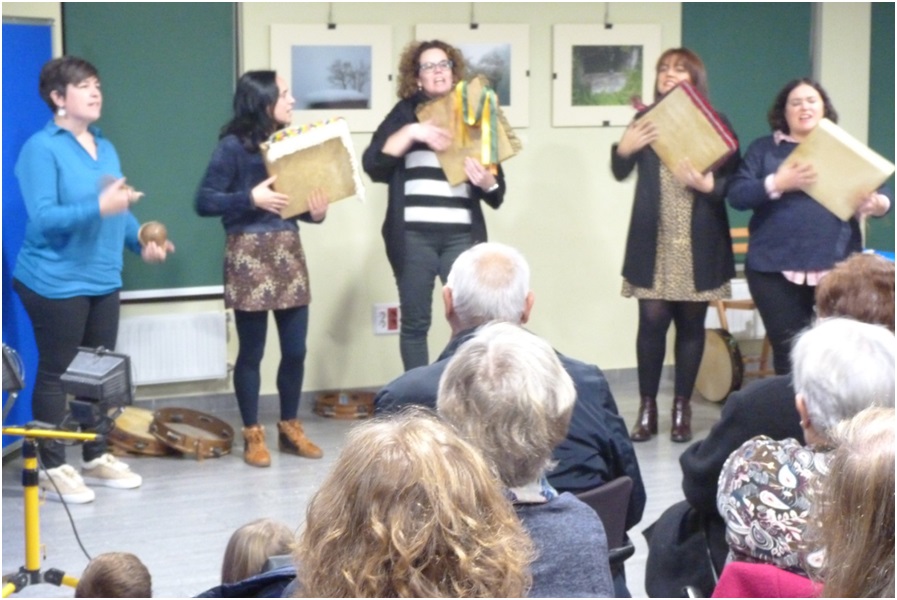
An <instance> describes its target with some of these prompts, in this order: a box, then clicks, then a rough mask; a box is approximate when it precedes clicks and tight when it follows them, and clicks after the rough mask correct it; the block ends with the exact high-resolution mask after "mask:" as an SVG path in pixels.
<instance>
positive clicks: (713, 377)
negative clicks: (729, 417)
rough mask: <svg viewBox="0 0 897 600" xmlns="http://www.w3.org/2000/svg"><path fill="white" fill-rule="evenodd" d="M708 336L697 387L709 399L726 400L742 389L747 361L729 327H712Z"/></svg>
mask: <svg viewBox="0 0 897 600" xmlns="http://www.w3.org/2000/svg"><path fill="white" fill-rule="evenodd" d="M705 336H706V337H705V341H704V355H703V357H701V366H700V368H699V369H698V378H697V379H696V380H695V389H696V390H698V393H699V394H701V396H703V397H704V398H705V399H706V400H710V401H711V402H723V401H724V400H725V399H726V398H728V397H729V394H731V393H732V392H734V391H735V390H738V389H741V383H742V381H743V379H744V361H743V360H742V358H741V350H739V349H738V342H737V341H736V340H735V338H734V337H732V334H730V333H729V332H728V331H726V330H725V329H708V330H707V331H706V334H705Z"/></svg>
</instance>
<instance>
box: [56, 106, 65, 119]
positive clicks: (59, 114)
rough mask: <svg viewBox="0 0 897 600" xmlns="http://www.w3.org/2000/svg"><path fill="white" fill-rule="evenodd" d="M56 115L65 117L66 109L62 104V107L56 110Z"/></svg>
mask: <svg viewBox="0 0 897 600" xmlns="http://www.w3.org/2000/svg"><path fill="white" fill-rule="evenodd" d="M56 116H57V117H64V116H65V109H64V108H63V107H61V106H60V107H59V108H58V109H57V110H56Z"/></svg>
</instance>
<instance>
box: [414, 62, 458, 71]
mask: <svg viewBox="0 0 897 600" xmlns="http://www.w3.org/2000/svg"><path fill="white" fill-rule="evenodd" d="M454 66H455V63H453V62H452V61H450V60H440V61H439V62H437V63H433V62H428V63H424V64H422V65H421V66H419V67H418V71H419V72H421V73H429V72H430V71H435V70H436V69H439V70H440V71H448V70H449V69H451V68H452V67H454Z"/></svg>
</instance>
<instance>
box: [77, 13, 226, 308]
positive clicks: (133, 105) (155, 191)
mask: <svg viewBox="0 0 897 600" xmlns="http://www.w3.org/2000/svg"><path fill="white" fill-rule="evenodd" d="M62 6H63V35H64V40H63V43H64V47H65V52H66V54H73V55H76V56H81V57H83V58H85V59H87V60H89V61H90V62H92V63H94V64H95V65H96V66H97V68H98V69H99V71H100V77H101V79H102V83H103V92H104V96H105V97H104V103H103V117H102V119H101V120H100V122H99V126H100V127H101V128H102V130H103V132H104V134H105V135H106V136H107V137H108V138H109V139H110V140H111V141H112V143H113V144H115V147H116V149H117V150H118V153H119V155H120V157H121V161H122V171H123V172H124V174H125V176H126V177H128V181H129V183H131V184H132V185H134V186H135V187H137V188H138V189H140V190H142V191H144V192H145V193H146V197H144V198H143V199H142V200H141V201H140V202H138V203H137V204H136V205H135V206H134V209H133V212H134V214H135V215H136V216H137V218H138V220H140V221H141V222H145V221H149V220H158V221H162V222H163V223H165V225H166V226H167V227H168V229H169V233H170V237H171V239H172V240H173V241H174V243H175V244H176V245H177V252H176V253H175V254H173V255H171V256H170V257H169V259H168V261H167V262H166V263H165V264H163V265H146V264H144V263H143V262H142V261H141V260H140V259H139V258H136V257H134V256H133V255H132V254H131V253H130V252H126V253H125V254H126V258H125V268H124V274H123V275H124V289H125V290H126V291H128V290H166V289H172V288H177V289H182V288H192V287H198V286H212V285H221V283H222V255H223V249H224V234H223V229H222V227H221V224H220V223H219V222H218V220H217V219H208V218H205V219H203V218H200V217H198V216H196V214H195V213H194V211H193V197H194V194H195V192H196V188H197V185H198V183H199V180H200V178H201V177H202V174H203V172H204V171H205V167H206V165H207V164H208V160H209V157H210V156H211V153H212V149H213V148H214V146H215V143H216V141H217V137H218V130H219V129H220V128H221V126H222V125H223V124H224V121H225V120H227V118H228V117H229V115H230V104H231V98H232V96H233V89H234V81H235V75H236V42H235V34H234V32H235V27H236V23H235V5H234V4H233V3H198V2H165V3H150V2H145V3H144V2H135V3H119V2H110V3H93V2H88V3H79V2H64V3H63V4H62ZM160 295H165V294H164V293H160Z"/></svg>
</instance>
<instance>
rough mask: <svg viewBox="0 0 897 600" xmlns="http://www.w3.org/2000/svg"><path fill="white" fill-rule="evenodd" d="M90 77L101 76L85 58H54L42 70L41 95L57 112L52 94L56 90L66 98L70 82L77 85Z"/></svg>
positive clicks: (39, 83)
mask: <svg viewBox="0 0 897 600" xmlns="http://www.w3.org/2000/svg"><path fill="white" fill-rule="evenodd" d="M89 77H96V78H99V77H100V74H99V72H98V71H97V68H96V67H95V66H93V65H92V64H90V63H89V62H87V61H86V60H84V59H83V58H78V57H77V56H60V57H59V58H54V59H53V60H51V61H49V62H47V63H46V64H45V65H44V66H43V67H42V68H41V70H40V78H39V79H38V84H37V85H38V91H39V92H40V97H41V99H42V100H43V101H44V102H46V103H47V106H49V107H50V110H51V111H53V112H54V113H55V112H56V110H57V108H58V107H57V106H56V103H55V102H53V98H52V97H51V96H50V94H52V93H53V92H56V93H58V94H59V95H60V96H62V97H63V98H65V91H66V88H67V87H68V85H69V84H70V83H71V84H72V85H77V84H79V83H81V82H82V81H84V80H85V79H88V78H89Z"/></svg>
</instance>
